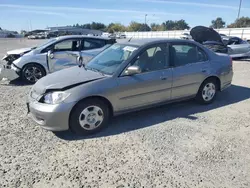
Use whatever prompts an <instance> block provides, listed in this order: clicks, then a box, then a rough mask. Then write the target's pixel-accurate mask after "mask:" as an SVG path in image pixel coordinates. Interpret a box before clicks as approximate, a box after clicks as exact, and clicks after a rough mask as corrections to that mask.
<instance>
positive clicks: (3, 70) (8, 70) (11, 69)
mask: <svg viewBox="0 0 250 188" xmlns="http://www.w3.org/2000/svg"><path fill="white" fill-rule="evenodd" d="M19 76H20V68H18V67H16V66H15V65H14V64H11V65H9V64H7V65H6V64H4V65H3V66H2V67H0V80H2V79H3V78H5V79H8V80H10V81H11V80H15V79H17V78H19Z"/></svg>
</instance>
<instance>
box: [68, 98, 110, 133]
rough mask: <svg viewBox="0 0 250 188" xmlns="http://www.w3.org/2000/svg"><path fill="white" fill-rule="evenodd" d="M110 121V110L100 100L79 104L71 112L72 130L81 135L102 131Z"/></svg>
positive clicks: (70, 123)
mask: <svg viewBox="0 0 250 188" xmlns="http://www.w3.org/2000/svg"><path fill="white" fill-rule="evenodd" d="M108 121H109V108H108V106H107V105H106V104H105V103H104V102H103V101H102V100H99V99H89V100H84V101H81V102H79V103H78V104H77V105H76V106H75V107H74V109H73V110H72V112H71V115H70V120H69V126H70V129H71V130H72V131H73V132H74V133H76V134H79V135H89V134H93V133H96V132H98V131H100V130H101V129H102V128H104V127H105V126H106V125H107V123H108Z"/></svg>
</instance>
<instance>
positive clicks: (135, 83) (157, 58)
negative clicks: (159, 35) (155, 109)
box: [117, 44, 172, 111]
mask: <svg viewBox="0 0 250 188" xmlns="http://www.w3.org/2000/svg"><path fill="white" fill-rule="evenodd" d="M130 65H136V66H139V67H140V68H141V70H142V72H141V73H140V74H136V75H130V76H126V75H124V76H120V77H119V78H118V84H119V92H118V97H119V99H118V101H119V102H118V104H117V108H118V109H119V110H121V111H122V110H128V109H131V108H136V107H142V106H146V105H150V104H155V103H159V102H162V101H166V100H170V99H171V98H170V97H171V86H172V68H170V67H169V62H168V51H167V44H157V45H153V46H150V47H148V48H146V49H144V50H142V52H141V53H139V55H138V57H137V58H136V59H135V60H134V61H132V62H131V64H130Z"/></svg>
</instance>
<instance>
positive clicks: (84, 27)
mask: <svg viewBox="0 0 250 188" xmlns="http://www.w3.org/2000/svg"><path fill="white" fill-rule="evenodd" d="M82 28H83V29H91V24H90V23H87V24H83V25H82Z"/></svg>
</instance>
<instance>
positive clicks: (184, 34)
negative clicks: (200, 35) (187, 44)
mask: <svg viewBox="0 0 250 188" xmlns="http://www.w3.org/2000/svg"><path fill="white" fill-rule="evenodd" d="M180 38H181V39H185V40H192V36H191V35H190V34H189V33H182V34H181V36H180Z"/></svg>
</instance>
